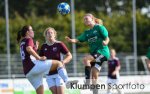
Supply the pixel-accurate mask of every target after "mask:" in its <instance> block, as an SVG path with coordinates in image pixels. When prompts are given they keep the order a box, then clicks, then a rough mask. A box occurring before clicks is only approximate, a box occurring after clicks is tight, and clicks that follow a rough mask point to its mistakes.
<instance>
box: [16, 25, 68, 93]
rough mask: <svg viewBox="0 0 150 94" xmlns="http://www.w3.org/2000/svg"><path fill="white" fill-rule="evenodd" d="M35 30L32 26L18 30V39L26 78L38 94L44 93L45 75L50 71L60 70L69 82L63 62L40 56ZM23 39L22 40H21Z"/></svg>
mask: <svg viewBox="0 0 150 94" xmlns="http://www.w3.org/2000/svg"><path fill="white" fill-rule="evenodd" d="M33 37H34V31H33V29H32V26H30V25H29V26H24V27H22V29H21V30H20V31H19V32H18V36H17V41H18V43H19V42H20V54H21V59H22V64H23V70H24V74H25V76H26V78H27V79H28V80H29V82H30V83H31V84H32V86H33V87H34V88H35V90H36V93H37V94H44V87H43V75H44V74H47V73H49V71H55V70H57V71H58V74H59V75H60V76H61V77H62V79H63V80H64V81H65V82H67V81H68V76H67V73H66V70H65V69H64V67H63V64H62V63H61V62H60V61H57V60H46V59H47V58H46V57H45V56H39V55H38V54H37V52H36V50H37V48H36V46H35V45H34V43H33ZM20 40H21V41H20Z"/></svg>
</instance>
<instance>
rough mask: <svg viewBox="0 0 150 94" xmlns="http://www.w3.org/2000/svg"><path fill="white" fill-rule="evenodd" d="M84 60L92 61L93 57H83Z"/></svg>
mask: <svg viewBox="0 0 150 94" xmlns="http://www.w3.org/2000/svg"><path fill="white" fill-rule="evenodd" d="M84 60H87V61H94V57H93V56H92V55H86V56H84Z"/></svg>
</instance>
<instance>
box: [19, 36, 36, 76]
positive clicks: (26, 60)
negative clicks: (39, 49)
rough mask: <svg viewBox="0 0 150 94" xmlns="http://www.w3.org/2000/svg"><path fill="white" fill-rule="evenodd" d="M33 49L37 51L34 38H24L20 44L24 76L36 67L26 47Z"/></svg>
mask: <svg viewBox="0 0 150 94" xmlns="http://www.w3.org/2000/svg"><path fill="white" fill-rule="evenodd" d="M28 46H30V47H32V48H33V49H34V50H35V51H36V49H35V46H34V42H33V39H32V38H24V39H23V40H22V41H21V43H20V54H21V59H22V63H23V70H24V74H25V75H26V74H27V73H28V72H29V71H30V70H31V69H32V68H33V66H34V65H35V64H34V63H33V62H32V59H33V58H32V59H31V57H32V56H31V55H30V54H29V53H28V52H27V50H26V47H28Z"/></svg>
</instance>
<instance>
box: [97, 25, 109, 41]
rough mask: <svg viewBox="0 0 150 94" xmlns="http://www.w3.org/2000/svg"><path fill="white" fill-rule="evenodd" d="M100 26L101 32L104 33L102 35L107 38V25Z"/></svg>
mask: <svg viewBox="0 0 150 94" xmlns="http://www.w3.org/2000/svg"><path fill="white" fill-rule="evenodd" d="M98 28H99V30H100V34H101V35H102V37H103V38H104V39H105V38H107V37H108V31H107V29H106V28H105V26H103V25H98Z"/></svg>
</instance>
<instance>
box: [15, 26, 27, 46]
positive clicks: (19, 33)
mask: <svg viewBox="0 0 150 94" xmlns="http://www.w3.org/2000/svg"><path fill="white" fill-rule="evenodd" d="M29 27H30V25H25V26H23V27H22V29H21V30H20V31H18V34H17V42H18V43H19V42H20V39H21V37H25V36H26V32H27V31H28V30H29Z"/></svg>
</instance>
